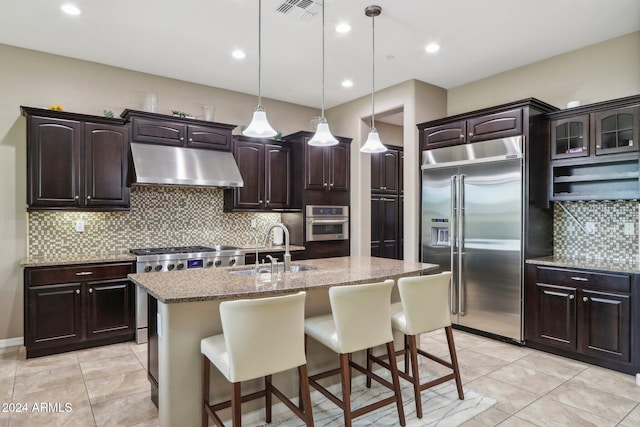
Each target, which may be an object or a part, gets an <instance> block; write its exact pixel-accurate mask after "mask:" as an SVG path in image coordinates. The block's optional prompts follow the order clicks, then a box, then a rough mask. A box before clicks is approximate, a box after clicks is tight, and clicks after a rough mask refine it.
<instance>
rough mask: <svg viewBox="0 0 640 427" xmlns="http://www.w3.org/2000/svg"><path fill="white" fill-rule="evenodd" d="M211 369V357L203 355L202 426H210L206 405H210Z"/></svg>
mask: <svg viewBox="0 0 640 427" xmlns="http://www.w3.org/2000/svg"><path fill="white" fill-rule="evenodd" d="M209 370H210V366H209V359H207V357H206V356H205V355H202V376H203V382H202V427H208V426H209V413H208V412H207V409H206V406H205V405H209Z"/></svg>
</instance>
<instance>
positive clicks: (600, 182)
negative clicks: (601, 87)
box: [548, 96, 640, 201]
mask: <svg viewBox="0 0 640 427" xmlns="http://www.w3.org/2000/svg"><path fill="white" fill-rule="evenodd" d="M639 111H640V96H633V97H628V98H621V99H616V100H611V101H605V102H600V103H597V104H591V105H585V106H582V107H577V108H572V109H569V110H564V111H558V112H554V113H550V114H549V115H548V117H549V119H550V127H551V132H550V137H551V174H550V186H549V199H550V200H553V201H564V200H629V199H638V198H640V173H639V172H638V170H639V162H640V152H639V151H638V132H639V129H640V115H639Z"/></svg>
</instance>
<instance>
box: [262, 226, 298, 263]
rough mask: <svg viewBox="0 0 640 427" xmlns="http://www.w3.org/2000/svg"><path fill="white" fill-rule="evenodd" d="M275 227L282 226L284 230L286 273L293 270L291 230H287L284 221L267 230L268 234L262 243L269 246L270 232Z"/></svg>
mask: <svg viewBox="0 0 640 427" xmlns="http://www.w3.org/2000/svg"><path fill="white" fill-rule="evenodd" d="M274 228H281V229H282V231H284V260H283V261H284V271H285V273H286V272H289V271H291V254H290V253H289V230H287V227H286V226H285V225H284V224H282V223H277V224H273V225H272V226H271V227H269V229H268V230H267V234H266V235H265V236H264V243H262V245H263V246H267V241H268V240H269V234H271V230H273V229H274Z"/></svg>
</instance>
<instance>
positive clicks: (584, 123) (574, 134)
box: [551, 114, 589, 159]
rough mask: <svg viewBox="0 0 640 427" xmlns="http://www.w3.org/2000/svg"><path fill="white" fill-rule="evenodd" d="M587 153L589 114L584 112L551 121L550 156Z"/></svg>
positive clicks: (560, 157) (557, 157)
mask: <svg viewBox="0 0 640 427" xmlns="http://www.w3.org/2000/svg"><path fill="white" fill-rule="evenodd" d="M588 155H589V115H588V114H584V115H581V116H576V117H569V118H566V119H559V120H553V121H552V122H551V158H552V159H564V158H568V157H583V156H588Z"/></svg>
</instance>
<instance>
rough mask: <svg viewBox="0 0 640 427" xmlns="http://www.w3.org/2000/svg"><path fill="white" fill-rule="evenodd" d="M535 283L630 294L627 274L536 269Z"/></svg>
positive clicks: (629, 282)
mask: <svg viewBox="0 0 640 427" xmlns="http://www.w3.org/2000/svg"><path fill="white" fill-rule="evenodd" d="M536 270H537V278H538V279H537V281H538V282H541V283H549V284H555V285H566V286H576V285H579V286H580V287H582V288H597V289H604V290H608V291H613V292H631V277H630V276H629V275H627V274H615V273H596V272H589V271H584V270H569V269H558V268H547V267H537V269H536Z"/></svg>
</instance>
